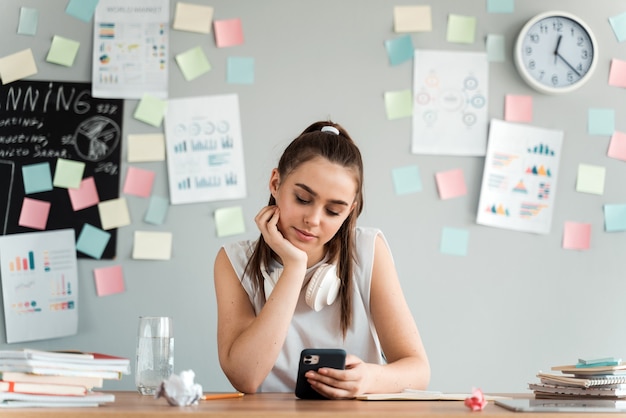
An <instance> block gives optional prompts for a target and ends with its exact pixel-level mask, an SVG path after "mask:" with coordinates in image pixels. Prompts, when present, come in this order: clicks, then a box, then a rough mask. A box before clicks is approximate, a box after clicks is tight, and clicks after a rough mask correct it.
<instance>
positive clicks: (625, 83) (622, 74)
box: [609, 58, 626, 87]
mask: <svg viewBox="0 0 626 418" xmlns="http://www.w3.org/2000/svg"><path fill="white" fill-rule="evenodd" d="M609 86H615V87H626V61H622V60H618V59H615V58H613V59H612V60H611V69H610V70H609Z"/></svg>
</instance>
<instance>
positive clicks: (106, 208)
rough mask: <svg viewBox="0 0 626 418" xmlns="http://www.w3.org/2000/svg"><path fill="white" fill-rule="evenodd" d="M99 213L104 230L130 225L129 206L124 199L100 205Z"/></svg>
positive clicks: (107, 201) (108, 201)
mask: <svg viewBox="0 0 626 418" xmlns="http://www.w3.org/2000/svg"><path fill="white" fill-rule="evenodd" d="M98 212H99V214H100V223H101V224H102V229H104V230H109V229H113V228H119V227H121V226H126V225H130V214H129V212H128V204H127V203H126V199H125V198H123V197H120V198H118V199H111V200H106V201H104V202H100V203H98Z"/></svg>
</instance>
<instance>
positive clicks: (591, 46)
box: [514, 11, 598, 94]
mask: <svg viewBox="0 0 626 418" xmlns="http://www.w3.org/2000/svg"><path fill="white" fill-rule="evenodd" d="M514 61H515V66H516V67H517V70H518V72H519V73H520V75H521V76H522V78H523V79H524V81H526V83H528V84H529V85H530V86H531V87H533V88H534V89H535V90H537V91H539V92H542V93H547V94H560V93H568V92H571V91H573V90H576V89H577V88H579V87H581V86H582V85H583V84H585V83H586V82H587V81H588V80H589V79H590V78H591V77H592V75H593V72H594V70H595V67H596V64H597V62H598V44H597V42H596V39H595V36H594V35H593V32H592V31H591V29H590V28H589V26H587V25H586V24H585V22H584V21H583V20H582V19H580V18H579V17H577V16H574V15H572V14H570V13H567V12H560V11H550V12H545V13H540V14H538V15H536V16H535V17H533V18H531V19H530V20H529V21H528V22H527V23H526V24H525V25H524V27H523V28H522V30H521V31H520V33H519V35H518V36H517V42H516V44H515V51H514Z"/></svg>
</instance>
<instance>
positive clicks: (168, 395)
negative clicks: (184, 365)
mask: <svg viewBox="0 0 626 418" xmlns="http://www.w3.org/2000/svg"><path fill="white" fill-rule="evenodd" d="M195 377H196V374H195V373H194V372H193V370H185V371H182V372H180V376H178V375H175V374H172V375H170V377H168V378H167V379H166V380H164V381H162V382H161V386H160V387H159V390H158V391H157V392H156V393H155V394H154V398H155V399H158V398H160V397H164V398H165V399H166V400H167V403H169V404H170V405H172V406H186V405H196V404H197V403H198V401H199V400H200V398H202V386H201V385H199V384H198V383H194V382H193V379H194V378H195Z"/></svg>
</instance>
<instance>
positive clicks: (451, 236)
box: [440, 227, 469, 256]
mask: <svg viewBox="0 0 626 418" xmlns="http://www.w3.org/2000/svg"><path fill="white" fill-rule="evenodd" d="M468 243H469V231H467V230H465V229H458V228H449V227H444V228H443V230H442V232H441V246H440V251H441V253H442V254H450V255H459V256H465V255H467V245H468Z"/></svg>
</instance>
